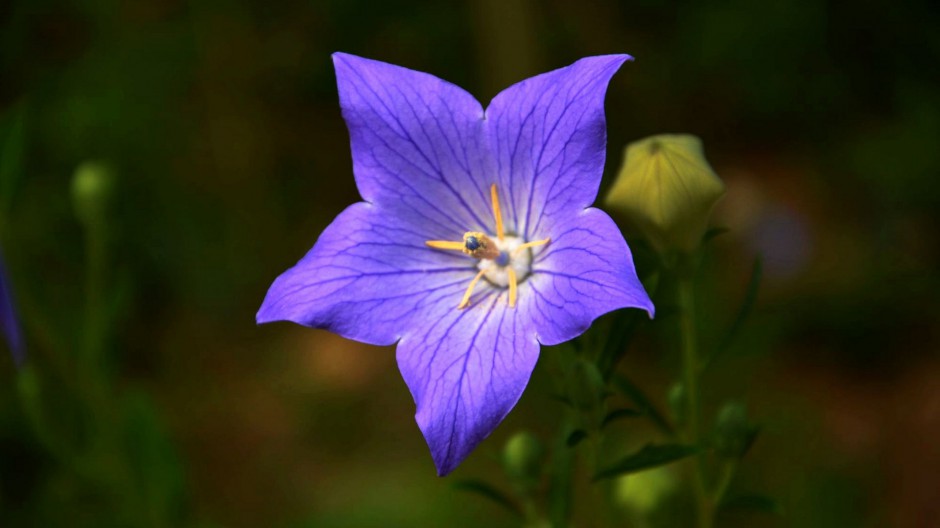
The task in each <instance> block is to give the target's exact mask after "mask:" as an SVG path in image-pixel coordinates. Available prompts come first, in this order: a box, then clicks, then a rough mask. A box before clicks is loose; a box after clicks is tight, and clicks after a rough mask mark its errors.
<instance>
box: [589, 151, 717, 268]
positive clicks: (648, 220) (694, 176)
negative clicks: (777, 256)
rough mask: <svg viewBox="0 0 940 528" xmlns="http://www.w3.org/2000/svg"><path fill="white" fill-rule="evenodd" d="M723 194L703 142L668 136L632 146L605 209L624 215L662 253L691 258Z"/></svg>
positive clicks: (625, 155)
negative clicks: (690, 254) (677, 252)
mask: <svg viewBox="0 0 940 528" xmlns="http://www.w3.org/2000/svg"><path fill="white" fill-rule="evenodd" d="M724 193H725V185H724V183H722V181H721V180H720V179H719V178H718V175H716V174H715V171H714V170H712V168H711V166H710V165H709V164H708V161H706V160H705V154H704V152H703V151H702V141H701V140H700V139H699V138H697V137H695V136H690V135H685V134H680V135H671V134H663V135H658V136H651V137H648V138H646V139H642V140H640V141H636V142H634V143H630V144H629V145H627V148H626V150H625V153H624V162H623V166H622V167H621V168H620V172H619V173H618V174H617V180H616V181H615V182H614V186H613V188H611V190H610V193H609V194H608V195H607V199H606V203H607V205H608V206H609V207H610V208H611V209H614V210H619V211H620V212H622V213H623V214H625V215H626V216H627V217H628V218H629V220H630V222H631V223H632V224H633V225H634V227H635V228H636V229H637V230H639V231H640V233H641V234H642V235H643V236H645V237H646V238H648V239H649V241H650V242H651V243H652V244H653V246H654V247H655V248H656V249H657V251H659V252H660V253H664V252H668V251H673V250H677V251H680V252H682V253H692V252H693V251H694V250H695V249H696V248H697V247H698V246H699V244H700V243H701V240H702V236H703V235H704V233H705V229H706V228H707V227H708V218H709V216H711V211H712V207H714V205H715V202H717V201H718V199H719V198H721V196H722V195H723V194H724Z"/></svg>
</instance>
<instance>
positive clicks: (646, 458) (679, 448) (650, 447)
mask: <svg viewBox="0 0 940 528" xmlns="http://www.w3.org/2000/svg"><path fill="white" fill-rule="evenodd" d="M699 452H701V448H700V447H697V446H690V445H683V444H661V445H654V444H647V445H645V446H643V448H642V449H640V450H639V451H637V452H635V453H633V454H632V455H629V456H627V457H625V458H623V459H621V460H619V461H617V462H615V463H613V464H612V465H610V466H608V467H606V468H604V469H602V470H601V471H598V472H597V473H595V474H594V480H602V479H608V478H612V477H618V476H621V475H627V474H630V473H636V472H638V471H644V470H647V469H651V468H655V467H659V466H662V465H665V464H671V463H673V462H676V461H679V460H682V459H683V458H687V457H690V456H692V455H695V454H698V453H699Z"/></svg>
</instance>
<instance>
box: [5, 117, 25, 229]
mask: <svg viewBox="0 0 940 528" xmlns="http://www.w3.org/2000/svg"><path fill="white" fill-rule="evenodd" d="M25 121H26V105H25V104H22V103H20V104H18V105H16V106H14V107H13V108H12V109H11V110H10V112H9V114H7V115H6V116H4V118H3V119H2V120H0V215H5V214H6V213H7V212H8V211H9V210H10V205H11V204H12V203H13V191H14V190H15V188H16V184H17V181H18V180H19V179H20V177H21V176H22V174H23V152H24V150H25V146H26V134H25V128H26V127H25Z"/></svg>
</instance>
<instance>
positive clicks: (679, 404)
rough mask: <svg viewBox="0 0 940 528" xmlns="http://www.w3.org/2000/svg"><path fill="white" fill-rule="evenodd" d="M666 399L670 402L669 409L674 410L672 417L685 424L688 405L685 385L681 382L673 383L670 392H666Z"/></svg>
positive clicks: (680, 423)
mask: <svg viewBox="0 0 940 528" xmlns="http://www.w3.org/2000/svg"><path fill="white" fill-rule="evenodd" d="M666 401H667V402H669V410H671V411H672V419H673V420H674V421H675V422H676V424H678V425H684V424H685V419H686V415H687V414H688V413H687V412H686V407H687V406H688V402H687V401H686V395H685V387H684V386H683V385H682V384H681V383H673V384H672V386H671V387H669V392H668V393H667V394H666Z"/></svg>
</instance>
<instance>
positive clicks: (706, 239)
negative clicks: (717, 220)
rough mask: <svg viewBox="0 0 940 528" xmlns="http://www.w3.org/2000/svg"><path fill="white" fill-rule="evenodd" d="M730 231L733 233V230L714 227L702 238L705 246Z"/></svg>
mask: <svg viewBox="0 0 940 528" xmlns="http://www.w3.org/2000/svg"><path fill="white" fill-rule="evenodd" d="M728 231H731V230H730V229H728V228H727V227H712V228H711V229H709V230H708V231H705V235H704V236H703V237H702V243H703V244H705V243H707V242H709V241H710V240H711V239H713V238H715V237H718V236H721V235H723V234H725V233H727V232H728Z"/></svg>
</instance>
